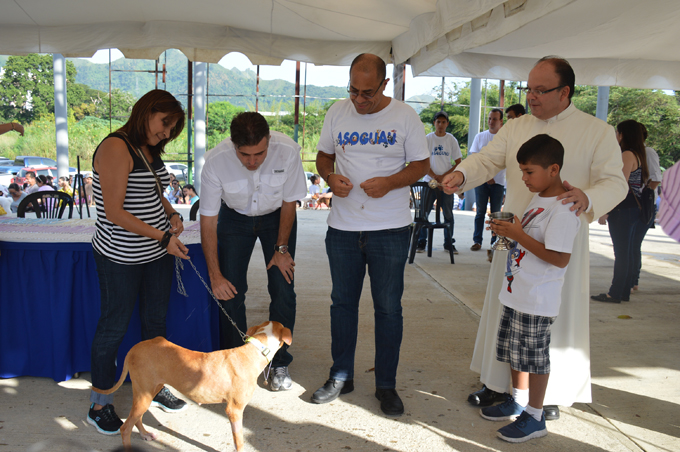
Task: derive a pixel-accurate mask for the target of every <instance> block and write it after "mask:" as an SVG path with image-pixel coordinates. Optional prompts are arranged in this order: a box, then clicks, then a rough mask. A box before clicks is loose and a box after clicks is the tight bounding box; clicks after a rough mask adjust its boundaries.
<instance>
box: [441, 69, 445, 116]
mask: <svg viewBox="0 0 680 452" xmlns="http://www.w3.org/2000/svg"><path fill="white" fill-rule="evenodd" d="M445 81H446V77H442V103H441V108H440V110H444V82H445Z"/></svg>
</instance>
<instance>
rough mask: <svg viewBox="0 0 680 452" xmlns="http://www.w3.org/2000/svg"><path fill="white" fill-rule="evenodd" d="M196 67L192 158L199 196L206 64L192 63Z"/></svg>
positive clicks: (202, 159) (203, 148)
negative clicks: (194, 131) (194, 129)
mask: <svg viewBox="0 0 680 452" xmlns="http://www.w3.org/2000/svg"><path fill="white" fill-rule="evenodd" d="M194 64H195V66H196V74H195V77H196V80H195V83H194V89H195V93H194V94H195V95H194V106H195V109H194V114H195V115H196V119H195V128H196V133H195V134H194V137H195V138H194V157H195V159H196V160H195V161H196V163H195V168H194V169H195V176H194V187H195V188H196V193H197V194H199V195H200V191H201V178H200V174H201V171H202V169H203V162H204V160H205V141H206V135H205V111H206V100H207V97H206V85H207V76H206V66H207V63H194Z"/></svg>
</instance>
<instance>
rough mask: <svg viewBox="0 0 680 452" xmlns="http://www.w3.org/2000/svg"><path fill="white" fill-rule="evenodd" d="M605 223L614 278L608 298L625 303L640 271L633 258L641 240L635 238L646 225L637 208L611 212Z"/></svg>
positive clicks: (638, 264)
mask: <svg viewBox="0 0 680 452" xmlns="http://www.w3.org/2000/svg"><path fill="white" fill-rule="evenodd" d="M607 223H608V225H609V234H610V235H611V238H612V244H613V245H614V277H613V278H612V285H611V287H610V288H609V296H611V297H612V298H616V299H619V300H626V301H627V300H629V299H630V289H631V287H633V284H634V282H635V281H634V280H635V275H636V273H637V272H639V269H640V261H639V260H636V258H635V256H636V253H639V252H640V250H639V246H640V245H642V240H639V239H636V236H637V237H639V234H640V233H641V231H642V229H643V228H647V225H646V224H644V223H642V220H640V209H638V208H637V206H636V207H629V208H624V209H618V210H613V211H611V212H610V213H609V218H608V220H607ZM636 248H637V251H636Z"/></svg>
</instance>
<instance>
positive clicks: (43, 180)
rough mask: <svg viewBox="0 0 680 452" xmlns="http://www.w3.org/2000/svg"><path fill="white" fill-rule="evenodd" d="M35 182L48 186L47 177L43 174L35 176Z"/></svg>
mask: <svg viewBox="0 0 680 452" xmlns="http://www.w3.org/2000/svg"><path fill="white" fill-rule="evenodd" d="M35 180H36V182H40V183H41V184H43V185H49V184H48V183H47V176H45V175H44V174H38V175H37V176H35Z"/></svg>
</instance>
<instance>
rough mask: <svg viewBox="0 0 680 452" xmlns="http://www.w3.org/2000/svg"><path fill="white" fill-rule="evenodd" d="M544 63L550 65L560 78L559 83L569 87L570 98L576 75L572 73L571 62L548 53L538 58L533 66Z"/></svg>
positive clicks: (572, 93)
mask: <svg viewBox="0 0 680 452" xmlns="http://www.w3.org/2000/svg"><path fill="white" fill-rule="evenodd" d="M544 63H545V64H549V65H551V66H552V68H553V69H554V70H555V74H557V77H559V79H560V85H562V86H567V87H568V88H569V100H571V98H572V96H573V95H574V85H575V84H576V75H575V74H574V70H573V69H572V67H571V64H569V62H568V61H567V60H565V59H564V58H560V57H558V56H554V55H549V56H545V57H543V58H541V59H540V60H538V61H537V62H536V64H535V65H534V67H536V66H538V65H540V64H544Z"/></svg>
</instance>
